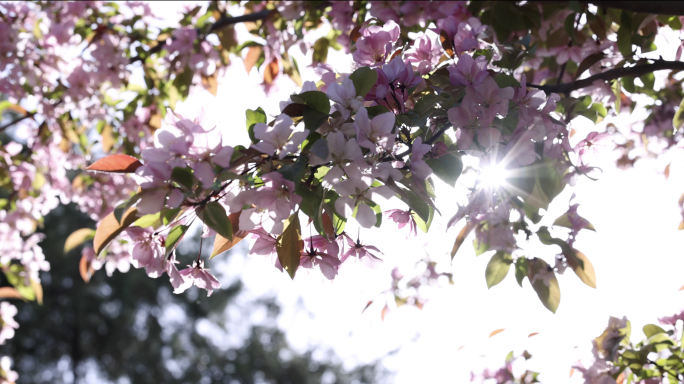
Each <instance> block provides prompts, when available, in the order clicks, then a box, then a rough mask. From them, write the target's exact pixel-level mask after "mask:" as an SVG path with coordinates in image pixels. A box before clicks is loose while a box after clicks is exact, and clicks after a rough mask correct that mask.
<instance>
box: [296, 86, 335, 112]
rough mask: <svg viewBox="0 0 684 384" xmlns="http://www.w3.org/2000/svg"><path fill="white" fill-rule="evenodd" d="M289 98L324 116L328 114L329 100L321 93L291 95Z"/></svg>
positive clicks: (311, 92)
mask: <svg viewBox="0 0 684 384" xmlns="http://www.w3.org/2000/svg"><path fill="white" fill-rule="evenodd" d="M290 98H291V99H292V101H294V102H295V103H299V104H304V105H307V106H309V107H311V108H313V109H315V110H316V111H318V112H321V113H323V114H325V115H327V114H329V113H330V99H328V95H326V94H325V93H323V92H321V91H307V92H302V93H300V94H298V95H292V96H290Z"/></svg>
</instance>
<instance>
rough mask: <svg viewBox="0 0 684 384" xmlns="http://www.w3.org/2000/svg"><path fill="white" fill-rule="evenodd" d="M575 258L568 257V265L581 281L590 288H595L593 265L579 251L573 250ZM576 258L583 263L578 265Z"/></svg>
mask: <svg viewBox="0 0 684 384" xmlns="http://www.w3.org/2000/svg"><path fill="white" fill-rule="evenodd" d="M575 256H576V258H571V257H568V258H567V260H568V265H569V266H570V267H571V268H572V270H573V271H575V273H576V274H577V277H579V278H580V280H582V282H583V283H584V284H586V285H588V286H590V287H592V288H596V272H595V271H594V266H593V265H591V262H590V261H589V259H588V258H587V257H586V256H585V255H584V254H583V253H582V252H580V251H578V250H575ZM578 260H581V261H582V264H583V265H580V263H579V262H578Z"/></svg>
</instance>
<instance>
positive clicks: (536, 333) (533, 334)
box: [527, 332, 539, 338]
mask: <svg viewBox="0 0 684 384" xmlns="http://www.w3.org/2000/svg"><path fill="white" fill-rule="evenodd" d="M538 334H539V332H532V333H530V334H529V335H528V336H527V337H528V338H530V337H532V336H537V335H538Z"/></svg>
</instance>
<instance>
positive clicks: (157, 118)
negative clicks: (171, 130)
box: [147, 113, 162, 132]
mask: <svg viewBox="0 0 684 384" xmlns="http://www.w3.org/2000/svg"><path fill="white" fill-rule="evenodd" d="M147 125H149V126H150V128H152V131H153V132H154V131H156V130H157V129H159V128H161V126H162V116H161V114H160V113H155V114H154V115H152V116H150V121H148V122H147Z"/></svg>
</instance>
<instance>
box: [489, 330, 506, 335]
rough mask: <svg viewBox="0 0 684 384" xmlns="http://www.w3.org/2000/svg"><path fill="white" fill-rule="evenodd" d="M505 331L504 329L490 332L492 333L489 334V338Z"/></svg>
mask: <svg viewBox="0 0 684 384" xmlns="http://www.w3.org/2000/svg"><path fill="white" fill-rule="evenodd" d="M505 329H506V328H501V329H496V330H494V331H492V333H490V334H489V337H492V336H496V335H498V334H499V333H501V332H503V331H504V330H505Z"/></svg>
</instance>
